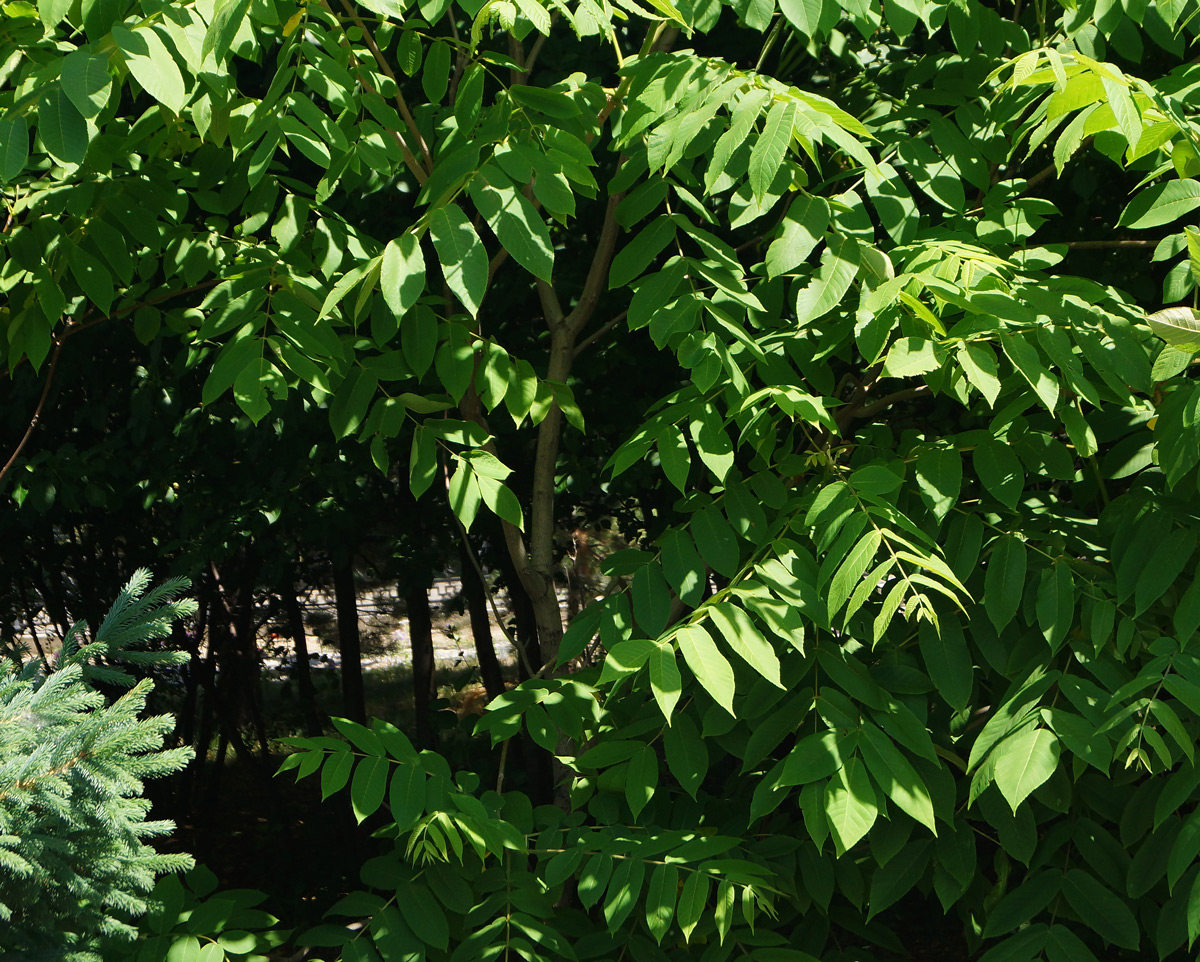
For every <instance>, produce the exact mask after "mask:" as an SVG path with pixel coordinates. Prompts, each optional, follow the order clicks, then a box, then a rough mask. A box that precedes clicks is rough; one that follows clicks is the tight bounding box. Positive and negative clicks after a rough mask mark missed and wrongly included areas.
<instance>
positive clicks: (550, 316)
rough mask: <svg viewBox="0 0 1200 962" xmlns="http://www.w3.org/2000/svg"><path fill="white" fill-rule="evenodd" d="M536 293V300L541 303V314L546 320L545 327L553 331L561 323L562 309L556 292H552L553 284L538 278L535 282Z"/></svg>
mask: <svg viewBox="0 0 1200 962" xmlns="http://www.w3.org/2000/svg"><path fill="white" fill-rule="evenodd" d="M537 292H538V300H540V301H541V302H542V314H543V315H544V316H545V318H546V327H548V328H550V330H551V331H555V330H557V329H558V328H559V327H560V326H561V325H562V323H563V309H562V303H561V302H560V301H559V299H558V292H557V291H555V290H554V285H553V284H551V283H550V282H549V281H544V280H542V279H541V278H540V277H539V278H538V281H537Z"/></svg>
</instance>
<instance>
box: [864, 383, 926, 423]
mask: <svg viewBox="0 0 1200 962" xmlns="http://www.w3.org/2000/svg"><path fill="white" fill-rule="evenodd" d="M928 393H929V385H928V384H918V385H916V386H914V387H906V388H902V389H901V390H899V391H893V392H892V393H891V394H885V395H884V396H883V397H881V398H880V399H879V400H878V401H873V402H872V403H870V404H868V405H866V406H865V407H862V408H859V410H858V411H857V412H856V413H855V417H856V418H869V417H871V416H872V415H875V414H878V413H879V412H880V411H882V410H884V409H885V408H890V407H891V406H892V405H893V404H899V403H900V402H901V401H908V400H911V399H912V398H918V397H924V396H925V395H926V394H928Z"/></svg>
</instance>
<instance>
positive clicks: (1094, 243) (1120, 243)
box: [1043, 240, 1159, 251]
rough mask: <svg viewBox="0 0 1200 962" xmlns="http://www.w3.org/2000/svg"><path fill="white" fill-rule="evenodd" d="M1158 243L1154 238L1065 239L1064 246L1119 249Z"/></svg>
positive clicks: (1156, 244) (1073, 248)
mask: <svg viewBox="0 0 1200 962" xmlns="http://www.w3.org/2000/svg"><path fill="white" fill-rule="evenodd" d="M1158 244H1159V242H1158V241H1156V240H1078V241H1065V242H1064V243H1063V246H1064V247H1069V248H1071V249H1072V250H1077V251H1086V250H1105V249H1114V250H1116V249H1120V248H1123V247H1124V248H1129V247H1157V246H1158ZM1043 246H1045V247H1054V246H1056V245H1054V244H1045V245H1043Z"/></svg>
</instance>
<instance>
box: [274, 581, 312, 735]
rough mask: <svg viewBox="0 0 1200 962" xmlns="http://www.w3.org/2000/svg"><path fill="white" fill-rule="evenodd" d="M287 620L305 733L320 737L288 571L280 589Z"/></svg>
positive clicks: (298, 611) (305, 648)
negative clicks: (293, 646) (294, 659)
mask: <svg viewBox="0 0 1200 962" xmlns="http://www.w3.org/2000/svg"><path fill="white" fill-rule="evenodd" d="M279 597H280V600H281V601H282V602H283V611H284V616H285V617H286V618H287V624H288V634H290V635H291V636H292V643H293V644H294V645H295V647H296V688H297V693H298V695H299V699H300V717H301V718H303V719H304V730H305V731H306V732H307V733H308V734H309V735H310V736H313V735H319V734H321V712H320V710H319V709H318V708H317V694H316V691H315V690H314V689H313V682H312V666H311V664H310V663H309V656H308V636H307V635H306V634H305V633H304V612H303V610H302V609H301V608H300V599H299V598H297V597H296V576H295V573H294V571H293V570H291V569H290V568H289V570H288V572H287V574H286V575H285V576H284V579H283V584H282V585H280V588H279Z"/></svg>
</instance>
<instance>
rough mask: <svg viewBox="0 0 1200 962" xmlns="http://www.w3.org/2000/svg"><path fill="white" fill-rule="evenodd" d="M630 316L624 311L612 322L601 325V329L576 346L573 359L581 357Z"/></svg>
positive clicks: (597, 329) (572, 353)
mask: <svg viewBox="0 0 1200 962" xmlns="http://www.w3.org/2000/svg"><path fill="white" fill-rule="evenodd" d="M628 316H629V312H628V311H622V312H621V313H620V314H618V315H617V316H616V317H614V318H612V320H609V321H605V322H604V323H603V324H602V325H600V327H598V328H596V330H594V331H593V332H592V333H591V334H589V335H588V336H587V337H585V338H584V339H583V340H582V341H580V342H579V343H578V344H576V345H575V350H574V351H572V352H571V357H573V358H574V357H579V355H580V354H582V353H583V352H584V351H586V350H587V349H588V348H589V347H591V346H592V345H593V344H595V343H596V342H597V341H598V340H600V338H602V337H604V335H605V334H607V333H608V332H609V331H611V330H612V329H613V328H614V327H616V326H617V325H618V324H620V323H621V322H622V321H623V320H625V318H627V317H628Z"/></svg>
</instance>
